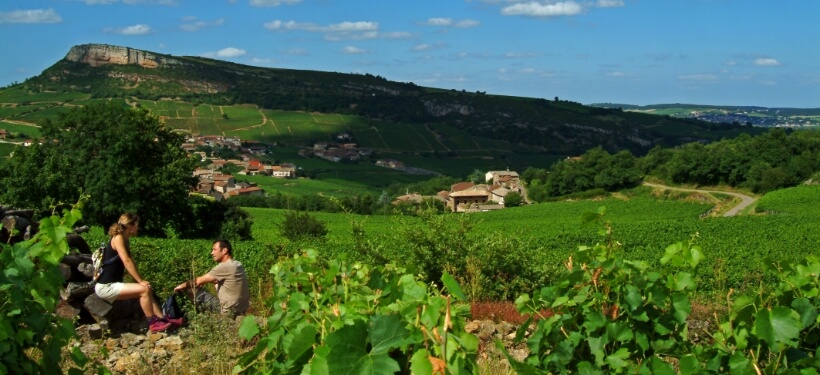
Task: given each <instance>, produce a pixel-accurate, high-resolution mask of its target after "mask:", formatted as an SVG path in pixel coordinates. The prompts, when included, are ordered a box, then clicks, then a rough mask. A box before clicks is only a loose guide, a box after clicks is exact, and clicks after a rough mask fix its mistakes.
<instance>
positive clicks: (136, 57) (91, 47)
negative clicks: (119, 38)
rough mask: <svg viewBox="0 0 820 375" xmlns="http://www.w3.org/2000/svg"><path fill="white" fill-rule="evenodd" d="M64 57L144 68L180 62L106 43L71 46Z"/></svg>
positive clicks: (88, 62)
mask: <svg viewBox="0 0 820 375" xmlns="http://www.w3.org/2000/svg"><path fill="white" fill-rule="evenodd" d="M65 59H66V60H68V61H75V62H81V63H85V64H88V65H91V66H100V65H105V64H119V65H126V64H135V65H140V66H142V67H145V68H157V67H160V66H162V65H171V64H179V63H180V62H179V61H178V60H175V59H171V58H167V57H164V56H157V55H154V54H153V53H150V52H146V51H141V50H138V49H133V48H128V47H119V46H110V45H107V44H81V45H77V46H74V47H71V50H70V51H68V54H67V55H66V56H65Z"/></svg>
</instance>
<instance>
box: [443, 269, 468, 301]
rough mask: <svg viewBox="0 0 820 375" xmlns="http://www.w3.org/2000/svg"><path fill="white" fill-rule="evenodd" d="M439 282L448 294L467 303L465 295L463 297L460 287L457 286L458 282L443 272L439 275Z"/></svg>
mask: <svg viewBox="0 0 820 375" xmlns="http://www.w3.org/2000/svg"><path fill="white" fill-rule="evenodd" d="M441 282H442V283H444V287H445V288H447V290H448V291H449V292H450V294H452V295H453V296H455V297H456V298H458V299H459V300H461V301H467V295H465V294H464V292H463V291H462V290H461V286H459V285H458V281H456V279H454V278H453V276H450V274H449V273H447V272H445V273H444V274H443V275H441Z"/></svg>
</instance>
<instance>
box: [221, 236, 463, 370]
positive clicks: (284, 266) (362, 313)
mask: <svg viewBox="0 0 820 375" xmlns="http://www.w3.org/2000/svg"><path fill="white" fill-rule="evenodd" d="M270 272H271V274H273V276H274V279H275V282H274V293H273V295H272V296H271V297H270V298H269V299H268V301H266V304H267V306H268V308H270V315H269V316H268V317H267V318H266V319H265V320H264V321H263V322H262V324H259V323H258V321H257V319H259V318H256V319H255V318H254V317H246V318H245V319H244V320H243V321H242V323H241V326H240V332H239V333H240V335H241V336H243V337H244V338H245V339H249V340H250V339H255V340H257V341H256V345H255V347H254V348H253V349H252V350H250V351H249V352H247V353H246V354H245V355H244V356H243V357H242V358H241V359H240V360H239V364H238V365H237V366H236V368H234V372H235V373H238V372H245V373H274V374H282V373H302V374H395V373H403V374H409V373H416V374H430V373H442V374H443V373H445V370H446V373H448V374H472V373H475V372H476V371H477V367H476V353H477V350H478V339H477V338H476V337H475V336H474V335H472V334H469V333H466V332H465V330H464V324H465V322H466V320H467V319H466V318H467V317H468V315H469V311H470V310H469V306H468V305H467V304H465V303H463V302H464V301H465V300H466V297H465V296H464V293H463V292H462V291H461V289H460V287H459V286H458V283H457V282H456V281H455V279H453V278H452V277H451V276H449V275H448V274H445V275H444V276H443V277H442V281H443V283H444V286H445V287H446V290H448V291H449V293H450V295H444V294H442V293H441V291H439V290H438V289H437V288H436V287H435V285H426V284H424V283H423V282H420V281H419V280H418V279H417V277H416V276H414V275H412V274H408V273H406V272H405V270H404V269H403V268H401V267H398V266H396V265H393V264H387V265H384V266H368V265H364V264H361V263H356V262H348V261H345V260H333V261H329V262H327V263H326V264H323V263H321V262H320V261H319V260H318V258H317V255H316V253H315V252H314V251H312V250H308V251H306V252H305V253H304V254H302V255H297V256H294V257H293V258H291V259H288V260H285V261H283V262H280V263H277V264H276V265H274V266H273V267H272V268H271V270H270Z"/></svg>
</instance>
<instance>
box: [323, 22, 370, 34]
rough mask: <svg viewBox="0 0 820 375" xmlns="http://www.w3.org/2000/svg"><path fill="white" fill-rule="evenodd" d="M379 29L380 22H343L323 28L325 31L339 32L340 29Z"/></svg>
mask: <svg viewBox="0 0 820 375" xmlns="http://www.w3.org/2000/svg"><path fill="white" fill-rule="evenodd" d="M378 29H379V23H378V22H361V21H360V22H342V23H337V24H332V25H328V26H327V27H325V28H324V29H323V31H327V32H339V31H373V30H378Z"/></svg>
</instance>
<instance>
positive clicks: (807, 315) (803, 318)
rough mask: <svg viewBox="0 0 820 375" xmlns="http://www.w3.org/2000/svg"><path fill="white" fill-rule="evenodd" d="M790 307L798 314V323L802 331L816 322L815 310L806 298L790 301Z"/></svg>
mask: <svg viewBox="0 0 820 375" xmlns="http://www.w3.org/2000/svg"><path fill="white" fill-rule="evenodd" d="M792 307H793V308H794V309H795V310H796V311H797V312H798V313H799V314H800V322H801V323H803V329H806V328H809V327H811V326H812V325H814V323H815V321H816V320H817V315H818V314H817V308H816V307H814V305H812V303H811V301H809V300H808V299H807V298H798V299H796V300H794V301H792Z"/></svg>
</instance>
